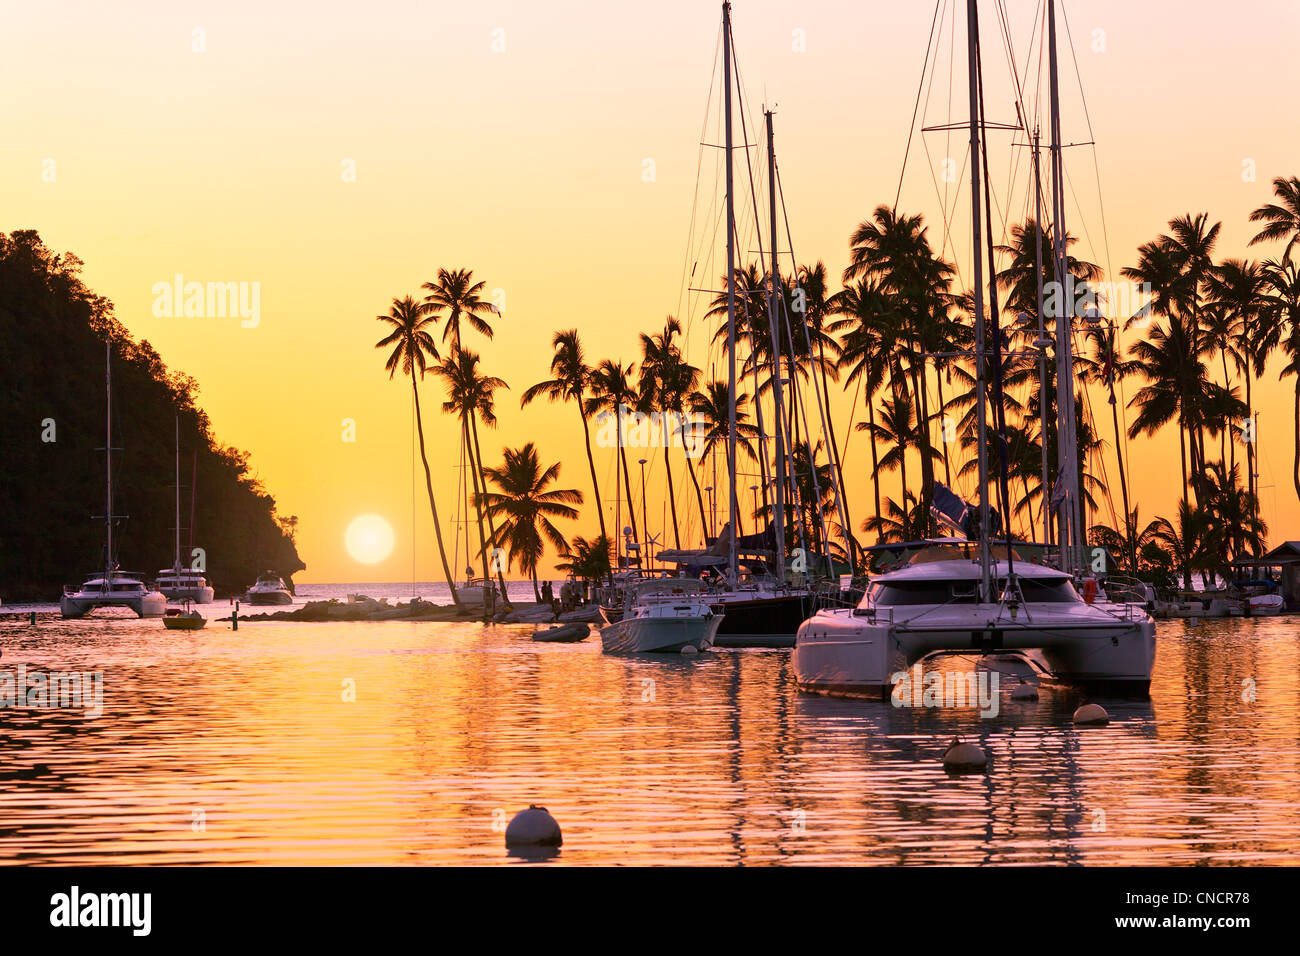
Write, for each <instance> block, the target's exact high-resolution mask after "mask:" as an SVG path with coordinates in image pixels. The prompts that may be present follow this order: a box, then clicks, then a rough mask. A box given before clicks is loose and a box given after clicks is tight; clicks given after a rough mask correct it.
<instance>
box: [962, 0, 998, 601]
mask: <svg viewBox="0 0 1300 956" xmlns="http://www.w3.org/2000/svg"><path fill="white" fill-rule="evenodd" d="M966 55H967V60H968V61H969V63H968V64H967V67H968V71H969V81H970V155H971V172H970V187H971V237H972V248H973V249H974V250H975V255H974V256H973V259H974V266H975V269H974V288H973V291H974V294H975V295H974V297H975V395H976V423H977V431H976V441H977V443H978V448H979V488H980V540H979V560H980V588H981V593H980V600H981V601H992V600H994V595H993V588H992V583H991V582H992V569H991V567H990V564H991V562H990V555H989V493H988V477H989V463H988V423H987V422H986V421H985V402H986V396H985V394H984V393H985V375H986V369H985V363H984V267H983V264H982V261H981V260H982V256H983V248H984V247H983V245H982V244H981V240H980V127H979V97H978V77H977V75H976V71H977V68H978V64H979V12H978V10H977V9H976V0H966Z"/></svg>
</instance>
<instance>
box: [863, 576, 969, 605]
mask: <svg viewBox="0 0 1300 956" xmlns="http://www.w3.org/2000/svg"><path fill="white" fill-rule="evenodd" d="M953 585H954V582H952V581H890V582H889V583H881V584H875V585H872V592H871V601H872V603H873V604H882V605H899V604H947V603H949V602H950V601H952V600H953ZM957 587H959V588H962V589H965V587H966V584H965V582H957ZM974 599H975V598H974V592H973V591H972V592H971V598H970V600H972V601H973V600H974Z"/></svg>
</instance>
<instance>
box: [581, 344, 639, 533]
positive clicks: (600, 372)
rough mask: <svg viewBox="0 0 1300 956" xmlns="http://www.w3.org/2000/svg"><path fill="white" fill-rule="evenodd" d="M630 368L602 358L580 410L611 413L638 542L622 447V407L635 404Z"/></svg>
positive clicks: (591, 413)
mask: <svg viewBox="0 0 1300 956" xmlns="http://www.w3.org/2000/svg"><path fill="white" fill-rule="evenodd" d="M633 368H634V366H632V365H631V364H629V365H624V364H623V363H622V362H621V361H619V362H615V361H613V360H612V359H603V360H602V361H601V363H600V364H599V365H597V366H596V368H595V369H594V370H593V371H592V373H591V378H590V379H589V380H588V383H587V384H588V389H589V392H590V394H589V396H588V397H587V400H586V402H585V403H584V404H583V406H582V407H583V411H584V413H585V414H587V415H589V416H590V415H595V414H596V413H597V412H601V411H605V412H609V413H611V414H613V416H614V427H615V431H616V435H617V440H616V442H615V444H617V446H618V448H617V450H616V452H615V453H616V454H617V455H618V456H619V459H620V460H621V461H622V463H623V490H624V492H625V493H626V495H627V499H626V500H627V514H628V520H629V521H630V522H631V524H632V537H633V539H634V540H636V541H640V540H641V535H640V534H639V533H638V532H637V527H636V509H635V508H633V507H632V479H631V478H630V477H629V473H628V468H627V449H626V448H624V447H623V445H624V443H623V409H624V408H632V407H635V406H636V404H637V397H638V396H637V394H636V390H635V389H634V388H633V387H632V371H633ZM615 487H617V485H616V486H615ZM615 533H619V529H615Z"/></svg>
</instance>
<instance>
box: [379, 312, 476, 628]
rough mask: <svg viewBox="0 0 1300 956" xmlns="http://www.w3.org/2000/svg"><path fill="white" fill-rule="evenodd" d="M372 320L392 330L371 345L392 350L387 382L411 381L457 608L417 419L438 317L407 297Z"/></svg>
mask: <svg viewBox="0 0 1300 956" xmlns="http://www.w3.org/2000/svg"><path fill="white" fill-rule="evenodd" d="M375 318H376V319H378V320H379V321H380V322H383V323H385V324H386V325H388V326H390V327H391V329H392V331H390V332H389V333H388V334H387V335H385V336H384V337H383V338H382V339H380V340H379V341H378V342H376V343H375V348H377V349H383V348H388V347H389V346H392V349H393V350H392V352H391V353H389V356H388V362H387V363H386V364H385V365H384V369H385V370H386V371H387V372H388V377H389V379H390V380H391V379H392V378H393V376H394V375H396V374H397V370H398V369H399V368H400V369H401V370H402V374H403V375H408V376H410V379H411V397H412V398H413V399H414V401H415V428H416V431H418V432H419V436H420V461H422V462H423V463H424V485H425V488H427V489H428V492H429V510H430V511H431V512H433V533H434V536H435V537H436V538H437V539H438V556H439V557H440V558H441V559H442V573H443V576H444V577H445V578H446V579H447V587H448V588H450V589H451V600H452V602H453V603H455V604H459V603H460V598H459V597H458V596H457V594H456V582H455V579H454V577H453V575H452V573H451V567H450V566H449V565H448V564H447V549H446V548H445V547H444V546H443V543H442V524H441V523H440V522H439V521H438V504H437V502H436V501H434V498H433V476H432V474H431V472H430V471H429V456H428V455H427V454H426V453H425V450H424V420H423V419H422V418H421V416H420V388H419V379H420V378H422V377H423V376H424V373H425V372H426V371H427V370H428V368H429V367H430V366H431V365H432V363H434V362H437V361H438V360H439V355H438V343H437V342H435V341H434V338H433V336H432V335H430V334H429V329H430V328H431V327H432V326H434V325H435V324H437V322H438V316H437V314H436V313H435V312H433V311H432V310H431V309H429V308H428V307H427V306H425V305H421V304H419V303H417V302H416V301H415V299H413V298H411V296H409V295H408V296H406V297H405V298H403V299H393V304H392V305H391V306H390V307H389V309H388V314H387V315H377V316H375ZM416 373H419V374H418V375H417V374H416Z"/></svg>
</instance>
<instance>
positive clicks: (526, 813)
mask: <svg viewBox="0 0 1300 956" xmlns="http://www.w3.org/2000/svg"><path fill="white" fill-rule="evenodd" d="M562 842H563V837H562V835H561V834H560V825H559V823H557V822H556V821H555V817H553V816H551V815H550V813H548V812H547V810H546V808H545V807H539V806H538V805H537V804H535V803H530V804H529V805H528V809H527V810H520V811H519V812H518V813H516V814H515V816H514V819H512V820H511V821H510V823H509V825H507V826H506V846H560V845H561V843H562Z"/></svg>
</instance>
